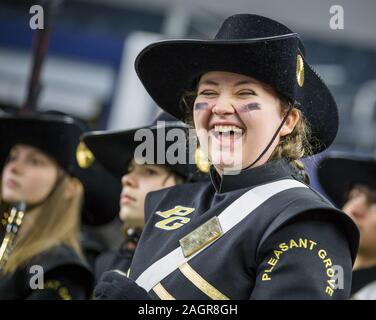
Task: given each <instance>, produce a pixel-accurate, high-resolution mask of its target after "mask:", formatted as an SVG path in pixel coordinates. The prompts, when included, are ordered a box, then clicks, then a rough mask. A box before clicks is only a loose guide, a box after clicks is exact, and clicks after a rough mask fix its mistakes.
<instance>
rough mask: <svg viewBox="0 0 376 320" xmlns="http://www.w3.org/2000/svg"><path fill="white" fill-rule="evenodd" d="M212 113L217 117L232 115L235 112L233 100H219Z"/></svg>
mask: <svg viewBox="0 0 376 320" xmlns="http://www.w3.org/2000/svg"><path fill="white" fill-rule="evenodd" d="M212 112H213V113H214V114H216V115H225V114H232V113H234V112H235V109H234V106H233V104H232V103H231V100H230V99H229V98H226V97H223V98H222V97H221V98H219V99H217V101H216V104H215V105H214V107H213V108H212Z"/></svg>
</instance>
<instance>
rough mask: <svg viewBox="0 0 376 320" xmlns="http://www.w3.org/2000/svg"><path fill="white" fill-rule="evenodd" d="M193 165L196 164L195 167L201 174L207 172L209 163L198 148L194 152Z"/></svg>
mask: <svg viewBox="0 0 376 320" xmlns="http://www.w3.org/2000/svg"><path fill="white" fill-rule="evenodd" d="M195 163H196V167H197V168H198V170H200V171H201V172H204V173H208V172H209V168H210V162H209V160H208V159H207V157H206V156H205V154H204V152H203V151H202V150H201V148H200V147H197V149H196V151H195Z"/></svg>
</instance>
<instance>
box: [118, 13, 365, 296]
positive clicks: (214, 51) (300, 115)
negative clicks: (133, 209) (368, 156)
mask: <svg viewBox="0 0 376 320" xmlns="http://www.w3.org/2000/svg"><path fill="white" fill-rule="evenodd" d="M304 52H305V50H304V46H303V44H302V43H301V41H300V39H299V36H298V35H297V34H296V33H294V32H293V31H291V30H290V29H289V28H287V27H286V26H284V25H282V24H280V23H279V22H277V21H274V20H271V19H268V18H265V17H262V16H257V15H250V14H240V15H234V16H231V17H229V18H228V19H226V20H225V21H224V23H223V24H222V26H221V28H220V30H219V31H218V33H217V35H216V37H215V39H214V40H184V39H182V40H166V41H161V42H157V43H153V44H151V45H149V46H148V47H146V48H145V49H144V50H143V51H142V52H141V53H140V54H139V55H138V57H137V59H136V70H137V73H138V76H139V78H140V79H141V81H142V83H143V84H144V86H145V88H146V89H147V91H148V92H149V94H150V95H151V96H152V98H153V99H154V100H155V101H156V102H157V103H158V104H159V105H160V106H161V108H162V109H164V110H165V111H167V112H169V113H170V114H172V115H174V116H176V117H177V118H179V119H181V120H184V121H189V120H193V124H194V126H195V129H196V131H197V136H198V139H199V143H200V147H202V148H203V149H204V150H205V151H206V155H207V157H208V159H209V160H210V161H211V163H212V164H213V165H212V166H211V168H210V176H211V182H210V183H196V184H195V185H192V186H189V187H187V186H184V185H181V186H176V187H173V188H169V189H166V190H163V191H158V192H153V193H151V194H149V196H148V198H147V199H146V203H145V209H146V212H145V213H146V215H147V217H148V220H147V223H146V226H145V229H144V233H143V235H142V236H141V239H140V241H139V244H138V247H137V250H136V253H135V256H134V259H133V261H132V265H131V270H130V274H129V278H126V279H125V278H124V277H123V282H122V281H121V275H119V274H116V275H112V277H111V281H114V283H116V287H117V288H120V287H121V285H122V284H123V285H124V290H123V295H122V294H121V293H119V290H118V293H119V295H118V296H120V297H124V298H129V297H130V294H127V293H124V292H130V291H131V290H134V291H132V292H135V293H136V292H139V293H140V292H141V293H140V296H142V298H144V299H145V297H149V298H150V299H188V300H189V299H346V298H348V297H349V293H350V283H351V267H352V263H353V262H354V259H355V256H356V250H357V246H358V238H359V234H358V231H357V229H356V227H355V225H354V223H353V222H352V221H351V219H350V218H348V217H347V216H346V215H345V214H344V213H343V212H341V211H340V210H337V209H335V208H334V207H333V206H332V205H331V204H330V203H329V201H327V200H326V199H325V198H324V197H323V196H321V195H320V194H318V193H317V192H316V191H314V190H312V189H311V187H310V186H309V185H308V184H307V183H305V181H304V178H303V176H302V174H301V169H302V168H301V166H300V165H298V166H297V165H296V164H297V161H299V159H300V158H301V157H304V156H308V155H310V154H316V153H319V152H321V151H323V150H324V149H325V148H327V147H328V146H329V145H330V144H331V143H332V141H333V140H334V138H335V136H336V133H337V129H338V115H337V107H336V103H335V101H334V99H333V97H332V95H331V93H330V92H329V90H328V88H327V87H326V85H325V84H324V83H323V82H322V80H321V79H320V78H319V77H318V76H317V74H316V73H315V72H314V71H313V70H312V68H311V66H310V65H309V64H308V63H307V62H306V61H305V58H304ZM162 74H163V75H166V76H164V77H161V75H162ZM189 93H191V94H189ZM184 102H185V103H184ZM187 115H188V116H187ZM165 219H184V221H185V223H184V224H181V225H180V226H178V227H177V228H174V229H170V230H162V229H160V228H158V226H159V225H160V224H161V223H163V221H165ZM308 243H310V244H311V245H308ZM286 244H288V245H286ZM286 248H288V250H287V249H286ZM339 269H340V270H339ZM337 274H340V275H343V278H342V279H338V278H336V277H337V276H336V275H337ZM114 279H115V280H114ZM338 283H340V284H343V287H341V286H339V285H338ZM340 287H341V289H339V288H340ZM132 298H134V295H133V296H132Z"/></svg>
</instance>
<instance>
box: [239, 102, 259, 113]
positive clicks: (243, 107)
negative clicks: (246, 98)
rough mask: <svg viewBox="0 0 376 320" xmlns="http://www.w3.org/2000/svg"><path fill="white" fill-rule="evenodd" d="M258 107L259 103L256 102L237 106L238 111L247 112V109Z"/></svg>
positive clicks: (251, 109)
mask: <svg viewBox="0 0 376 320" xmlns="http://www.w3.org/2000/svg"><path fill="white" fill-rule="evenodd" d="M260 109H261V108H260V104H259V103H257V102H252V103H248V104H246V105H244V106H241V107H240V108H239V110H240V112H248V111H253V110H260Z"/></svg>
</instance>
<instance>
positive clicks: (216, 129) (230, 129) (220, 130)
mask: <svg viewBox="0 0 376 320" xmlns="http://www.w3.org/2000/svg"><path fill="white" fill-rule="evenodd" d="M214 132H216V133H228V132H229V133H240V134H242V133H243V129H241V128H239V127H237V126H228V125H226V126H220V125H216V126H214Z"/></svg>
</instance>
